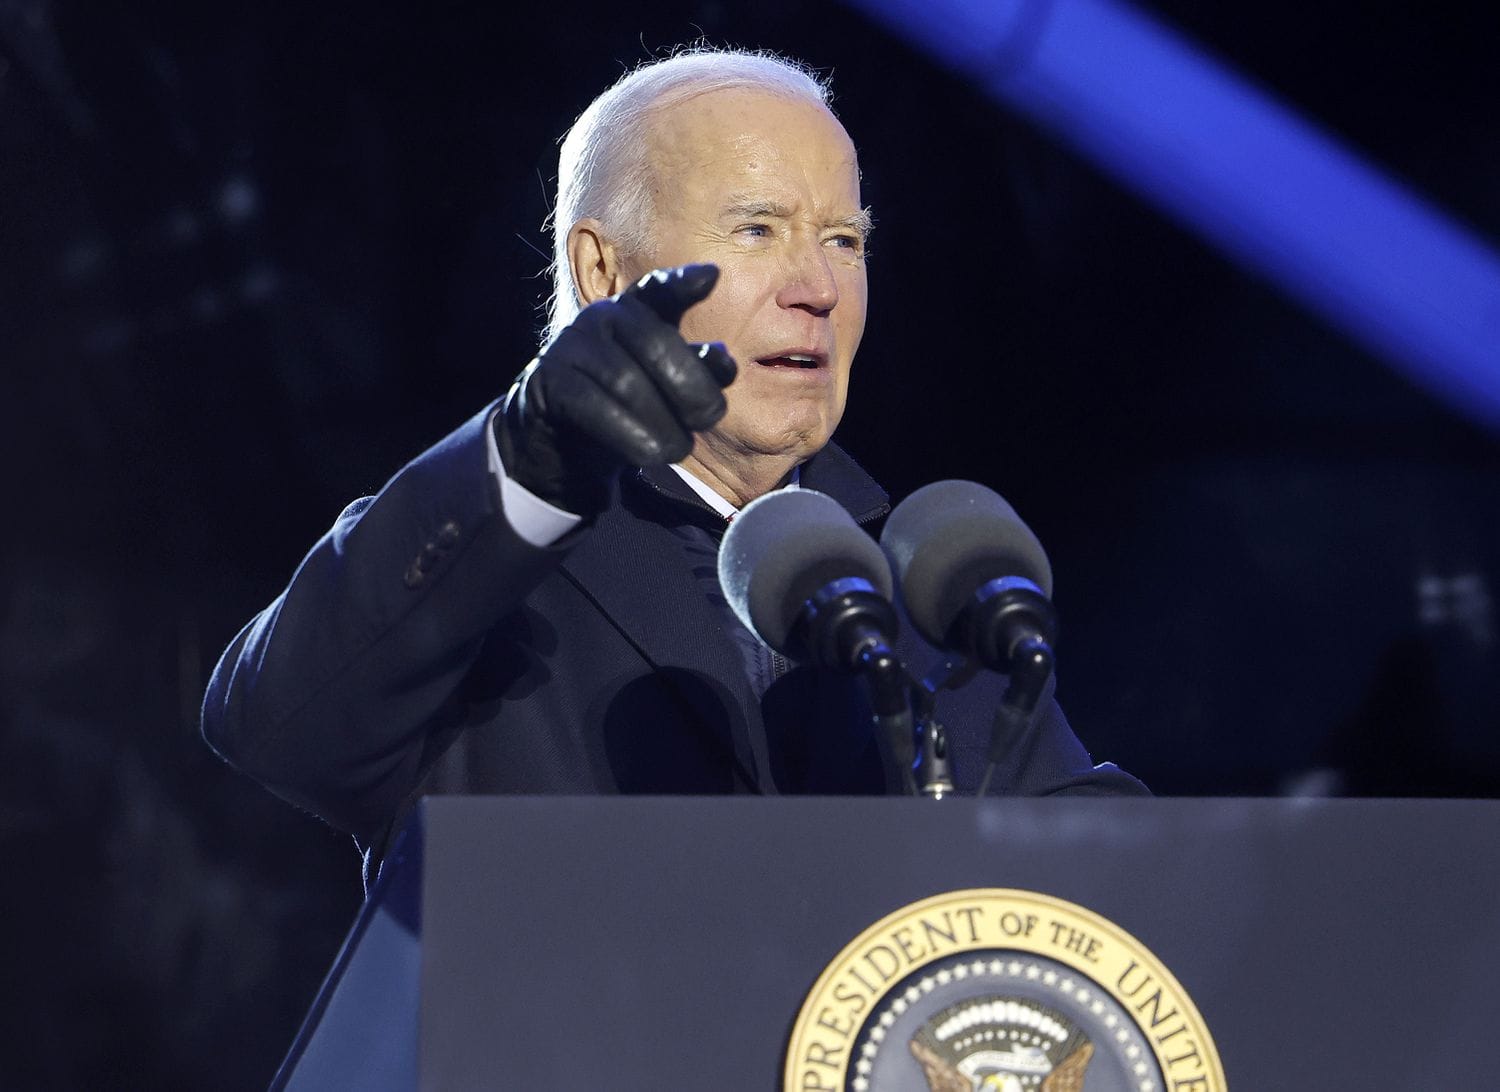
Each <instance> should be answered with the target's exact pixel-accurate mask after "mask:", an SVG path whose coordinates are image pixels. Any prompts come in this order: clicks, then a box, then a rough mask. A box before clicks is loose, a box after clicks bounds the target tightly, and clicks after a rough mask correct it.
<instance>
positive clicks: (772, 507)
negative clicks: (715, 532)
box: [719, 489, 915, 791]
mask: <svg viewBox="0 0 1500 1092" xmlns="http://www.w3.org/2000/svg"><path fill="white" fill-rule="evenodd" d="M719 586H720V587H721V588H722V589H723V591H724V597H725V598H726V599H727V600H728V601H729V605H730V606H731V607H732V608H733V610H734V613H735V614H736V615H737V616H738V617H739V619H740V621H741V622H743V623H744V624H745V626H746V627H747V628H748V629H749V630H750V631H751V632H752V633H754V634H755V635H756V636H757V637H759V638H760V639H761V641H763V642H764V643H765V644H767V645H769V646H770V647H771V648H773V649H775V650H776V651H777V652H780V653H782V654H783V655H785V656H788V657H790V658H791V659H793V660H796V661H799V662H810V663H812V664H813V665H814V666H816V667H818V668H821V669H823V670H825V671H834V672H838V673H841V674H859V675H862V676H863V677H864V678H865V680H866V682H867V684H868V686H869V688H870V700H871V705H872V706H873V707H874V710H875V720H876V724H877V726H878V728H879V729H880V733H879V734H880V737H881V753H882V757H883V758H884V759H885V761H886V762H887V763H888V764H889V765H891V766H894V767H895V768H896V770H897V772H898V775H899V776H900V778H901V781H902V784H903V785H905V786H906V787H907V788H908V790H910V791H914V790H915V782H914V781H913V778H912V772H911V767H912V762H913V760H914V758H915V740H914V727H913V723H914V722H913V718H912V711H911V699H910V696H909V693H908V679H907V675H906V668H905V667H904V666H903V665H902V663H901V661H900V660H899V659H898V658H897V656H896V654H895V652H894V651H893V650H892V644H893V642H894V640H895V636H896V631H897V628H898V626H899V622H898V621H897V617H896V611H895V608H893V607H892V606H891V596H892V594H893V592H894V585H893V581H892V576H891V566H890V562H888V561H887V560H886V557H885V554H884V553H882V552H881V549H880V547H879V546H878V545H876V543H875V541H874V540H873V539H871V538H870V536H869V535H867V534H865V533H864V532H863V531H861V530H860V529H859V525H858V524H856V523H855V522H854V518H853V517H852V516H850V515H849V513H848V512H846V511H845V510H844V508H843V506H842V505H840V504H839V503H838V501H836V500H834V499H833V498H832V497H829V496H827V495H825V494H823V493H819V492H816V491H815V490H812V489H787V490H781V491H779V492H776V493H767V494H766V495H765V496H763V497H759V498H757V499H756V500H754V501H751V502H750V503H749V504H747V505H746V506H745V507H744V509H742V510H741V511H740V513H739V514H738V515H737V516H735V517H734V520H733V521H732V522H731V523H730V524H729V530H728V531H726V532H725V534H724V541H723V542H722V543H721V544H720V546H719Z"/></svg>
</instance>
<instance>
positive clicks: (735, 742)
mask: <svg viewBox="0 0 1500 1092" xmlns="http://www.w3.org/2000/svg"><path fill="white" fill-rule="evenodd" d="M624 486H625V488H624V489H622V497H621V502H620V503H619V504H616V505H613V506H611V507H610V508H609V509H608V510H607V511H606V512H604V513H603V514H602V515H601V516H600V517H599V520H598V523H597V525H596V526H595V527H594V529H593V531H592V532H590V533H589V534H587V535H585V536H583V538H582V540H581V541H580V542H579V544H578V545H577V546H576V547H574V549H573V550H572V551H571V552H570V553H569V554H568V556H567V557H566V559H564V561H563V563H562V569H563V571H564V572H565V573H566V575H567V576H568V577H569V578H570V579H571V580H572V581H573V583H574V584H575V585H576V586H577V587H578V588H579V589H580V590H581V591H582V592H583V593H584V594H585V595H587V596H588V597H589V598H590V599H591V600H592V601H593V603H594V604H595V605H596V606H597V607H598V609H599V610H600V611H601V612H602V613H603V614H604V615H605V616H606V617H607V618H608V619H609V621H610V623H611V624H612V625H614V626H615V628H616V629H617V630H619V632H620V633H621V634H622V635H623V636H624V637H625V638H626V639H627V640H629V641H630V642H631V644H632V645H633V646H634V647H635V648H636V649H637V650H638V651H639V652H640V654H641V655H642V656H643V657H644V658H645V659H646V661H647V662H648V663H649V664H650V665H651V667H652V668H654V669H655V670H656V671H657V672H658V675H659V676H660V677H661V678H662V679H663V680H664V681H665V683H666V684H667V685H668V686H670V687H672V688H673V690H674V691H675V692H676V693H677V694H678V696H679V697H680V698H681V699H682V701H683V703H684V705H686V706H687V708H688V710H689V711H690V715H691V717H692V719H693V720H694V721H695V722H696V724H697V726H698V728H699V729H700V730H701V731H703V732H705V733H707V734H708V735H709V736H710V737H711V738H712V739H714V740H715V741H716V742H717V744H718V745H719V746H720V747H721V748H722V749H723V750H725V751H726V752H728V753H729V754H731V755H732V756H733V761H734V764H735V766H736V767H738V772H739V776H740V778H741V779H742V780H743V781H744V782H745V783H746V784H747V786H748V787H749V789H750V790H751V791H757V792H764V791H768V790H770V791H774V790H773V789H771V786H772V785H773V784H774V782H773V780H772V778H771V774H770V767H769V762H768V757H767V744H766V738H765V728H764V725H763V724H762V722H761V713H760V702H759V700H758V699H757V698H756V696H755V693H754V691H753V689H752V688H751V686H750V681H749V680H748V679H747V678H746V677H745V665H744V661H743V659H742V658H741V656H740V653H739V650H738V649H737V648H736V647H735V645H734V642H733V640H732V639H731V638H730V637H729V636H728V635H727V634H726V633H725V632H724V629H723V617H724V615H723V610H724V608H721V607H720V606H718V605H717V604H715V603H713V602H711V601H710V600H709V599H708V597H707V595H705V588H706V587H708V588H712V589H716V588H717V580H716V578H715V579H710V580H709V581H708V584H707V585H706V584H705V582H704V577H705V576H706V575H708V574H707V573H700V572H697V571H695V569H700V568H701V567H702V566H712V565H714V564H715V563H716V551H715V549H714V548H713V545H712V544H711V543H709V542H704V541H701V539H702V538H703V537H704V536H702V535H701V533H699V534H695V532H694V531H693V530H690V529H684V528H681V527H678V526H673V525H672V523H671V522H670V521H669V522H665V523H664V522H661V520H662V517H663V511H664V510H666V511H668V512H670V507H669V506H672V505H674V504H676V503H677V502H675V501H673V500H670V499H668V498H667V497H666V496H660V495H652V494H651V492H650V491H651V490H653V489H654V488H656V487H653V486H651V485H649V483H644V482H627V483H624ZM684 515H686V516H687V518H688V519H691V516H692V511H691V508H688V509H685V510H684ZM683 522H687V520H683ZM713 594H717V592H716V590H715V591H713ZM684 674H686V676H688V677H689V678H691V679H693V680H695V681H697V682H701V683H704V684H706V685H680V684H679V682H678V680H680V679H681V678H682V676H683V675H684Z"/></svg>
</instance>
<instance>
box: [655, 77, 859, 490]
mask: <svg viewBox="0 0 1500 1092" xmlns="http://www.w3.org/2000/svg"><path fill="white" fill-rule="evenodd" d="M652 145H653V146H652V149H651V159H650V161H651V162H652V163H653V164H654V165H655V172H654V174H655V177H654V182H655V187H656V191H655V194H654V197H655V204H656V208H657V210H658V211H657V217H656V220H655V223H654V225H653V227H654V231H653V237H652V242H653V245H652V247H651V252H650V253H649V254H644V255H637V256H634V257H633V258H627V259H626V261H625V265H626V267H627V268H628V269H629V272H630V273H631V274H632V275H640V274H643V273H645V272H648V271H650V270H651V269H658V268H665V267H670V266H678V265H686V264H689V263H693V262H712V263H714V264H715V265H717V266H718V267H719V282H718V285H717V286H716V287H715V288H714V291H713V293H712V294H711V295H710V296H709V297H708V299H706V300H704V301H703V302H702V303H699V304H698V305H696V306H695V307H693V308H692V309H690V310H689V311H688V312H687V314H686V316H685V317H684V318H683V321H682V326H681V329H682V334H683V336H684V337H685V338H686V339H687V340H689V341H722V342H724V343H725V345H726V346H727V347H728V349H729V352H730V353H731V355H733V357H734V359H735V360H736V361H738V363H739V375H738V376H737V378H736V379H735V381H734V383H733V384H732V385H731V386H730V387H729V389H728V390H727V391H726V398H727V400H728V403H729V409H728V412H727V413H726V414H725V415H724V418H723V419H722V420H721V421H720V422H719V423H718V424H717V425H716V426H715V427H714V428H713V429H712V430H710V432H708V433H706V434H703V435H701V436H700V437H699V442H698V444H697V447H696V448H695V450H694V454H695V456H697V457H698V458H699V459H700V460H701V461H703V462H705V463H712V462H721V463H722V462H725V461H735V460H742V459H745V458H754V457H756V456H783V457H790V458H791V459H793V460H795V461H801V460H803V459H806V458H808V457H809V456H810V455H812V454H813V453H814V452H816V451H817V450H818V449H820V448H821V447H823V445H824V444H826V443H827V442H828V438H829V436H830V435H832V433H833V430H834V428H835V427H836V426H837V425H838V423H839V418H840V417H842V416H843V412H844V401H845V397H846V395H847V392H848V388H849V368H850V365H851V364H852V363H853V361H854V352H855V350H856V349H857V348H859V340H860V336H861V335H862V334H863V332H864V326H865V304H866V285H865V259H864V236H865V233H866V230H867V218H866V215H865V213H864V212H863V210H862V208H861V206H860V201H859V169H858V165H857V162H856V158H855V152H854V145H853V144H852V143H851V142H850V140H849V136H848V134H847V133H845V132H844V129H843V126H841V125H840V124H839V123H838V122H837V121H836V120H835V119H834V117H833V115H832V114H830V113H829V112H828V111H827V110H825V109H823V108H822V107H819V106H815V105H812V104H810V103H806V102H800V101H796V100H791V99H785V98H780V97H778V96H775V95H770V94H767V93H764V92H760V91H753V90H725V91H714V92H710V93H709V94H705V95H700V96H698V97H697V98H693V99H690V100H688V101H687V102H683V103H679V104H677V105H676V106H673V107H671V108H669V109H667V110H664V111H663V112H662V113H661V115H660V117H659V118H658V119H657V121H656V123H655V125H654V126H653V129H652Z"/></svg>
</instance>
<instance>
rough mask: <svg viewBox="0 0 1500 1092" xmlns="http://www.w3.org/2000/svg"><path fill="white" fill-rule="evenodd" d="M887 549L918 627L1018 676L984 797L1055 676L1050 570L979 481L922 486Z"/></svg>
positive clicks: (1002, 708)
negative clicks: (1053, 675) (1004, 758)
mask: <svg viewBox="0 0 1500 1092" xmlns="http://www.w3.org/2000/svg"><path fill="white" fill-rule="evenodd" d="M880 545H881V547H882V548H883V549H884V550H885V552H886V555H887V556H888V557H889V558H890V560H891V564H892V566H893V567H894V568H895V570H896V575H897V578H898V579H899V580H900V583H901V593H902V596H903V598H904V599H905V601H906V609H907V613H908V614H909V615H910V616H911V620H912V624H913V625H914V626H916V627H917V632H919V633H921V634H922V636H923V637H925V638H927V640H928V641H929V642H931V643H932V644H934V645H936V646H938V647H939V648H943V649H947V650H949V651H952V652H958V653H960V654H962V655H964V656H966V657H969V658H970V659H971V660H974V661H977V662H978V663H979V664H981V665H982V666H984V667H987V668H989V669H990V670H992V671H998V672H1002V673H1004V674H1008V675H1009V676H1010V685H1009V686H1008V687H1007V688H1006V691H1005V694H1004V695H1003V696H1002V697H1001V699H1000V704H999V707H998V708H997V709H996V711H995V723H994V725H993V727H992V728H991V731H990V748H989V763H988V765H987V767H986V768H985V772H984V778H983V780H982V781H981V782H980V786H979V795H980V796H983V795H985V793H986V792H987V791H988V790H989V786H990V779H991V778H992V777H993V776H994V773H995V769H996V767H997V766H998V765H999V763H1000V760H1001V758H1003V757H1004V755H1005V753H1006V751H1007V750H1009V749H1010V747H1011V746H1013V745H1014V744H1015V743H1017V742H1019V740H1020V739H1021V738H1022V737H1023V736H1024V735H1026V733H1027V732H1028V731H1029V730H1030V727H1031V723H1032V718H1033V716H1034V714H1035V712H1036V707H1037V704H1038V703H1039V702H1040V701H1041V696H1042V691H1043V690H1044V689H1045V688H1046V685H1047V679H1048V678H1049V677H1050V676H1051V674H1052V666H1053V656H1052V643H1053V641H1054V640H1055V638H1056V632H1057V612H1056V611H1055V610H1054V609H1053V606H1052V601H1051V599H1050V598H1049V596H1050V595H1051V592H1052V566H1051V565H1050V564H1049V563H1048V561H1047V554H1046V552H1045V551H1044V550H1043V549H1042V544H1041V543H1040V542H1038V541H1037V538H1036V536H1035V535H1034V534H1032V533H1031V528H1029V527H1027V526H1026V524H1024V523H1022V522H1021V517H1019V516H1017V515H1016V513H1015V509H1013V508H1012V507H1011V506H1010V505H1009V504H1007V503H1006V502H1005V500H1004V499H1003V498H1002V497H1001V496H1000V495H999V494H998V493H996V492H994V491H993V490H991V489H988V488H986V487H985V486H982V485H980V484H978V483H977V482H966V481H940V482H933V483H932V484H931V485H925V486H923V487H922V488H921V489H918V490H917V491H916V492H915V493H913V494H911V496H909V497H907V498H906V499H905V500H904V501H902V502H901V503H900V504H899V505H897V506H896V508H895V510H894V511H893V512H891V515H890V518H889V519H887V520H886V524H885V530H884V531H883V532H882V533H881V535H880Z"/></svg>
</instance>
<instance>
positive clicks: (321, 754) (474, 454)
mask: <svg viewBox="0 0 1500 1092" xmlns="http://www.w3.org/2000/svg"><path fill="white" fill-rule="evenodd" d="M492 410H493V407H487V408H486V409H485V410H484V411H483V412H481V413H480V414H478V415H476V416H475V417H474V418H472V419H470V420H469V421H467V422H466V423H465V424H464V425H463V426H461V427H460V428H459V429H457V430H456V431H454V432H453V433H451V434H450V435H448V436H447V437H445V438H444V439H443V440H442V441H440V442H439V443H438V444H436V445H435V446H434V447H432V448H430V449H429V450H427V451H426V452H424V453H423V454H421V455H420V456H418V457H417V458H416V459H414V460H413V461H412V462H411V463H409V464H408V465H407V466H406V467H404V468H403V469H402V470H401V471H400V472H399V473H398V474H397V475H396V476H395V477H394V478H392V479H391V480H390V481H389V482H388V483H387V484H386V486H385V487H384V488H383V489H382V490H381V491H380V493H379V494H378V495H376V496H375V497H373V498H365V499H363V500H360V501H356V502H355V503H354V504H352V505H350V506H349V508H348V509H346V510H345V511H344V512H343V514H341V515H340V516H339V518H338V520H337V521H336V522H335V523H334V525H333V527H332V529H331V530H329V531H328V533H327V534H325V535H324V536H323V537H322V539H320V540H319V541H318V543H317V544H316V545H315V546H314V547H313V548H312V551H311V552H310V553H309V554H308V555H307V557H306V558H305V559H304V560H303V561H302V563H301V565H300V566H298V568H297V571H296V574H295V575H294V576H293V577H292V581H291V583H290V585H289V586H288V587H287V588H286V590H285V591H284V592H282V593H281V595H279V596H278V597H277V598H276V599H275V601H274V602H272V603H271V604H270V606H268V607H266V609H265V610H263V611H262V612H261V613H260V614H259V615H257V616H256V617H255V618H254V619H253V620H252V621H251V622H250V624H249V625H247V626H246V627H245V628H244V630H242V631H241V632H240V633H239V635H238V636H237V637H235V639H234V640H233V642H231V643H230V645H229V647H228V649H227V650H226V651H225V652H224V655H223V656H222V657H221V659H220V660H219V664H218V666H217V667H216V668H215V670H214V673H213V677H212V679H211V680H210V682H209V686H208V690H207V693H206V695H205V698H204V705H203V722H202V727H203V735H204V738H205V739H206V740H207V741H208V743H209V744H210V746H212V747H213V748H214V749H215V750H216V751H218V752H219V753H220V754H221V755H222V756H224V758H226V759H227V760H228V761H229V762H230V763H231V764H233V765H234V766H236V767H238V768H239V769H240V770H242V771H243V772H245V773H247V774H249V775H250V776H252V777H254V778H256V779H257V780H259V781H261V782H263V783H264V784H265V785H266V786H267V787H269V788H270V789H272V790H273V791H274V792H276V793H277V794H278V795H280V796H282V797H284V798H285V799H286V800H288V801H290V802H291V803H293V804H296V805H297V806H299V807H302V808H306V809H308V810H309V811H312V812H314V813H316V814H317V815H319V816H321V817H323V818H324V819H325V820H327V821H328V822H329V823H331V824H332V825H334V826H335V827H338V828H340V829H343V830H347V831H349V832H350V833H353V834H354V835H355V836H356V837H357V838H359V839H360V840H361V841H362V842H366V843H367V842H368V840H369V839H371V838H373V837H378V835H379V833H380V831H381V830H382V829H383V827H384V825H385V823H386V822H388V820H389V817H390V816H391V815H392V814H393V813H394V812H395V811H396V809H397V807H398V805H399V803H400V801H401V800H402V799H403V797H404V796H405V795H406V793H408V792H409V791H410V790H411V789H412V787H413V786H414V785H415V784H416V782H417V780H418V779H419V777H420V776H421V767H422V759H423V750H424V746H425V744H426V743H427V738H426V737H427V728H428V726H429V725H430V724H431V723H432V722H433V719H434V717H435V716H436V715H437V713H438V711H439V710H440V709H441V708H442V707H443V706H444V704H445V703H446V702H449V701H450V700H452V698H453V696H454V694H455V692H456V691H457V689H458V687H459V685H460V683H461V681H462V679H463V677H464V675H465V673H466V672H467V671H468V669H469V667H470V665H471V664H472V663H473V660H474V658H475V657H476V655H477V654H478V652H479V649H480V647H481V644H482V643H483V640H484V637H485V635H486V634H487V633H488V632H489V630H490V629H491V628H492V627H494V626H495V625H496V624H497V622H498V621H499V620H501V619H502V618H503V617H504V616H505V615H506V614H507V613H509V612H511V611H512V610H513V609H514V608H516V607H517V606H518V605H519V604H520V602H521V601H522V600H523V599H524V598H525V597H526V595H527V594H528V593H529V592H530V591H531V589H532V588H533V587H534V586H535V585H536V584H537V582H538V581H539V580H541V579H542V578H543V577H544V576H546V575H547V574H548V573H549V572H550V571H552V569H553V568H554V566H555V565H556V564H557V562H558V561H559V560H560V559H561V558H562V556H563V555H564V554H565V553H566V552H567V546H568V545H570V544H571V542H572V541H574V540H575V539H576V537H577V535H576V534H574V535H569V536H568V538H567V539H565V540H564V541H563V542H561V543H559V544H558V545H555V546H551V547H546V548H539V547H536V546H532V545H530V544H528V543H527V542H525V541H524V540H523V539H521V538H520V537H519V536H518V535H516V533H515V532H514V530H512V529H511V526H510V524H509V522H508V521H507V520H506V518H505V514H504V512H503V511H502V507H501V501H500V490H499V489H498V487H497V484H496V482H495V480H494V477H493V475H492V474H491V473H490V468H489V465H488V450H487V444H486V429H487V428H488V420H489V417H490V414H491V412H492Z"/></svg>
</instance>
